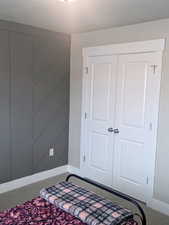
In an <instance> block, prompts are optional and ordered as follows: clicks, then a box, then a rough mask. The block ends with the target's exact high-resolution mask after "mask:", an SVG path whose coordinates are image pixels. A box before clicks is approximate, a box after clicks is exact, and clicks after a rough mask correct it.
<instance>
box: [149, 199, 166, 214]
mask: <svg viewBox="0 0 169 225" xmlns="http://www.w3.org/2000/svg"><path fill="white" fill-rule="evenodd" d="M147 206H148V207H150V208H151V209H154V210H156V211H158V212H160V213H163V214H165V215H167V216H169V204H167V203H165V202H162V201H160V200H157V199H154V198H153V199H151V200H150V201H149V202H148V203H147Z"/></svg>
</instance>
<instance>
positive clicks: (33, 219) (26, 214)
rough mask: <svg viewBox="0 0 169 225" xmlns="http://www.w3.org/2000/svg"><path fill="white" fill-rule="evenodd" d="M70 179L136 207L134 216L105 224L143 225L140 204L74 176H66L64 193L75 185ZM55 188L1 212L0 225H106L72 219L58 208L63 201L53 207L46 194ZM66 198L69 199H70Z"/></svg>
mask: <svg viewBox="0 0 169 225" xmlns="http://www.w3.org/2000/svg"><path fill="white" fill-rule="evenodd" d="M72 177H74V178H76V179H79V180H82V181H84V182H86V183H88V184H91V185H94V186H95V187H98V188H101V189H102V190H105V191H107V192H109V193H111V194H113V195H116V196H118V197H120V198H122V199H125V200H126V201H129V202H130V203H131V204H133V205H134V206H136V208H137V209H138V213H137V214H135V213H132V214H131V213H129V214H128V215H127V214H126V215H125V217H123V219H122V220H113V221H112V222H111V223H107V224H111V225H138V224H140V225H146V216H145V213H144V211H143V209H142V207H141V206H140V204H139V203H138V202H137V201H136V200H135V199H133V198H131V197H129V196H127V195H125V194H122V193H120V192H118V191H116V190H112V189H110V188H108V187H106V186H104V185H101V184H99V183H96V182H94V181H92V180H89V179H86V178H83V177H80V176H77V175H75V174H70V175H68V176H67V178H66V182H65V183H64V182H63V183H62V184H64V185H66V189H64V190H67V186H68V185H69V186H70V185H71V186H73V187H74V184H72V183H69V180H70V179H71V178H72ZM54 187H55V189H56V187H58V186H57V185H56V186H53V187H50V188H47V189H43V190H42V191H41V196H39V197H37V198H35V199H33V200H31V201H28V202H26V203H24V204H22V205H17V206H16V207H15V208H11V209H8V210H5V211H4V212H1V213H0V225H28V224H30V225H71V224H73V225H87V224H96V225H98V224H99V225H104V224H106V222H105V223H104V222H100V223H98V222H95V221H94V220H93V221H92V223H91V221H87V222H88V223H85V222H84V221H85V220H83V219H80V218H81V217H78V216H75V215H74V213H72V212H73V211H71V210H70V211H68V210H65V208H64V207H60V206H61V205H62V206H63V205H65V204H61V203H62V202H63V199H62V201H59V204H60V205H59V207H57V206H58V205H57V206H56V205H55V204H53V202H50V201H49V198H50V199H51V193H49V190H53V188H54ZM75 187H77V186H75ZM80 188H81V187H80ZM44 190H45V192H46V191H48V194H47V196H48V197H46V199H45V197H44V196H46V193H45V192H44ZM81 190H86V189H82V188H81V189H80V191H81ZM55 192H56V190H55ZM78 192H79V189H78ZM44 193H45V194H44ZM52 193H53V195H54V194H55V193H54V192H52ZM87 193H88V192H87ZM53 195H52V196H53ZM49 196H50V197H49ZM66 196H68V195H66ZM71 197H72V196H71ZM68 198H70V195H69V197H68ZM65 199H66V200H65ZM64 201H67V197H66V198H65V195H64ZM68 202H71V199H69V201H67V203H68ZM82 202H83V201H82ZM81 205H82V204H81ZM83 206H84V205H83ZM71 209H72V208H71ZM83 209H84V208H83ZM120 210H121V208H120ZM124 210H125V209H124ZM124 212H127V211H123V214H124ZM97 213H98V211H97ZM115 213H116V212H115ZM102 214H104V213H103V211H102ZM116 214H117V213H116ZM114 215H115V214H114ZM135 217H138V218H139V222H136V220H135ZM89 222H90V223H89Z"/></svg>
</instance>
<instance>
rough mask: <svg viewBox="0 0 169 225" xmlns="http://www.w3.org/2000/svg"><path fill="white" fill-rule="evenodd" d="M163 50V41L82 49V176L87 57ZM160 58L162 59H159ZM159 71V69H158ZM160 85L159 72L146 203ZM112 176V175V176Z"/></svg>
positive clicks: (83, 174) (152, 179) (152, 184)
mask: <svg viewBox="0 0 169 225" xmlns="http://www.w3.org/2000/svg"><path fill="white" fill-rule="evenodd" d="M164 49H165V39H157V40H148V41H139V42H130V43H122V44H113V45H105V46H98V47H88V48H83V53H82V55H83V73H82V106H81V137H80V139H81V140H80V171H81V174H82V176H85V173H84V171H85V170H84V166H85V163H84V156H85V143H86V131H87V129H86V122H85V120H86V90H87V76H86V74H87V73H88V69H87V68H88V57H92V56H93V57H94V56H103V55H107V56H108V55H117V56H118V55H121V54H134V53H148V52H159V54H161V55H162V52H163V50H164ZM161 58H162V57H161ZM160 69H161V68H160ZM160 83H161V71H160V79H159V80H158V85H157V91H156V102H157V107H156V111H155V112H154V120H155V124H154V125H155V130H156V132H155V134H154V153H153V154H152V159H153V160H152V173H151V177H150V181H151V182H150V184H149V187H150V188H149V190H150V191H149V194H148V199H147V202H149V201H150V199H152V198H153V191H154V177H155V162H156V147H157V130H158V114H159V97H160ZM113 175H114V174H113V173H112V176H113Z"/></svg>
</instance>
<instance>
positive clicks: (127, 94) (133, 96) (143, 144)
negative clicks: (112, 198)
mask: <svg viewBox="0 0 169 225" xmlns="http://www.w3.org/2000/svg"><path fill="white" fill-rule="evenodd" d="M160 62H161V54H158V53H146V54H130V55H122V56H119V66H118V85H117V111H116V127H118V129H119V134H116V135H115V157H114V163H115V173H114V181H115V183H114V184H115V187H116V188H117V189H118V190H120V191H122V192H124V193H126V194H129V195H131V196H133V197H135V198H137V199H140V200H142V201H146V199H147V198H148V193H149V191H150V190H149V187H150V186H149V184H150V183H151V182H153V181H152V180H150V177H152V176H151V173H152V171H153V170H154V167H153V162H154V158H152V155H153V152H155V145H156V143H155V139H156V137H155V136H156V125H157V124H156V123H157V118H156V114H155V113H156V112H157V106H158V97H157V94H156V93H158V91H159V80H158V79H160V68H161V64H160Z"/></svg>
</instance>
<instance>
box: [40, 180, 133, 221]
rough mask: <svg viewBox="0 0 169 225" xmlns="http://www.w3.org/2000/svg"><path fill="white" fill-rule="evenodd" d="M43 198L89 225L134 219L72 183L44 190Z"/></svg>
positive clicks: (122, 210) (117, 207)
mask: <svg viewBox="0 0 169 225" xmlns="http://www.w3.org/2000/svg"><path fill="white" fill-rule="evenodd" d="M40 195H41V197H42V198H44V199H45V200H47V201H48V202H50V203H52V204H54V205H55V206H56V207H58V208H61V209H63V210H64V211H66V212H68V213H70V214H71V215H73V216H75V217H77V218H79V219H80V220H81V221H83V222H84V223H86V224H88V225H118V224H122V223H123V222H124V221H126V220H127V219H129V220H130V219H132V218H133V215H132V212H131V211H129V210H128V209H125V208H123V207H121V206H119V205H116V204H113V203H112V202H111V201H110V200H106V199H104V198H103V197H101V196H99V195H96V194H95V193H94V192H91V191H88V190H86V189H84V188H82V187H80V186H78V185H75V184H73V183H71V182H66V181H64V182H61V183H59V184H56V185H55V186H52V187H49V188H46V189H42V190H41V191H40Z"/></svg>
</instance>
